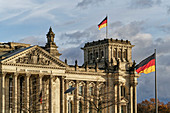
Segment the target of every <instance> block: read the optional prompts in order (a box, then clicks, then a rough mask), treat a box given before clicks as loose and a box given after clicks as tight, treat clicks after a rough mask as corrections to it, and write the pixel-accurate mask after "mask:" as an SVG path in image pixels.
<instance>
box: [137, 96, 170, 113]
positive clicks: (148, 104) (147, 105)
mask: <svg viewBox="0 0 170 113" xmlns="http://www.w3.org/2000/svg"><path fill="white" fill-rule="evenodd" d="M158 111H159V113H170V106H168V103H167V104H164V103H163V102H160V101H159V100H158ZM138 113H155V99H154V98H151V99H150V100H144V101H142V102H141V103H139V104H138Z"/></svg>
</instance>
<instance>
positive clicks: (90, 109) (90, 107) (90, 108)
mask: <svg viewBox="0 0 170 113" xmlns="http://www.w3.org/2000/svg"><path fill="white" fill-rule="evenodd" d="M89 113H92V105H91V103H90V102H89Z"/></svg>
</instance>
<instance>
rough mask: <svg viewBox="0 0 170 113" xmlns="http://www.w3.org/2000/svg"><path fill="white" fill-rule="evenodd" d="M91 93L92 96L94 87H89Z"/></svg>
mask: <svg viewBox="0 0 170 113" xmlns="http://www.w3.org/2000/svg"><path fill="white" fill-rule="evenodd" d="M89 95H90V96H91V95H93V87H90V88H89Z"/></svg>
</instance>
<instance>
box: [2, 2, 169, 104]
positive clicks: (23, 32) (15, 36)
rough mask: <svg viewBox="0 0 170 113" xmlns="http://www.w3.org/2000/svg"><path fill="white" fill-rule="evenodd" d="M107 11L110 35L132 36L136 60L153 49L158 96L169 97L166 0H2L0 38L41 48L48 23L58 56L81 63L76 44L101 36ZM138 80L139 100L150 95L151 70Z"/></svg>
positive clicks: (80, 52)
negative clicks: (53, 35)
mask: <svg viewBox="0 0 170 113" xmlns="http://www.w3.org/2000/svg"><path fill="white" fill-rule="evenodd" d="M106 14H107V15H108V18H109V20H108V22H109V37H110V38H117V39H124V40H126V39H128V40H130V41H131V43H132V44H133V45H135V47H134V48H133V51H132V52H133V60H136V62H137V63H139V62H140V61H141V60H142V59H144V58H146V57H147V56H149V55H151V54H152V53H153V52H154V49H155V48H156V49H157V73H158V74H157V75H158V97H159V99H160V101H164V102H168V101H170V87H169V86H170V82H169V80H170V60H169V59H170V1H169V0H48V1H45V0H12V1H11V0H4V1H3V0H1V1H0V42H22V43H30V44H32V45H41V46H43V45H45V43H46V34H47V32H48V30H49V27H50V26H51V27H52V29H53V31H54V32H55V34H56V35H55V42H56V44H57V46H59V48H58V49H59V51H60V53H62V54H63V55H62V56H61V60H64V59H65V58H67V59H68V63H69V64H73V63H74V61H75V60H76V59H77V60H78V63H79V65H82V63H83V52H82V50H81V49H80V48H81V47H83V45H84V43H86V42H88V41H93V40H99V39H104V37H105V29H102V30H100V31H99V30H98V29H97V25H98V24H99V23H100V22H101V21H102V19H104V18H105V16H106ZM73 52H74V54H73ZM138 80H139V83H138V94H137V95H138V102H141V101H142V100H144V99H149V98H153V97H154V73H151V74H148V75H142V76H141V77H140V78H139V79H138Z"/></svg>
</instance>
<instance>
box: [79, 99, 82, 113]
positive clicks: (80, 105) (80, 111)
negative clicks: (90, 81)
mask: <svg viewBox="0 0 170 113" xmlns="http://www.w3.org/2000/svg"><path fill="white" fill-rule="evenodd" d="M79 113H82V103H81V102H79Z"/></svg>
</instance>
